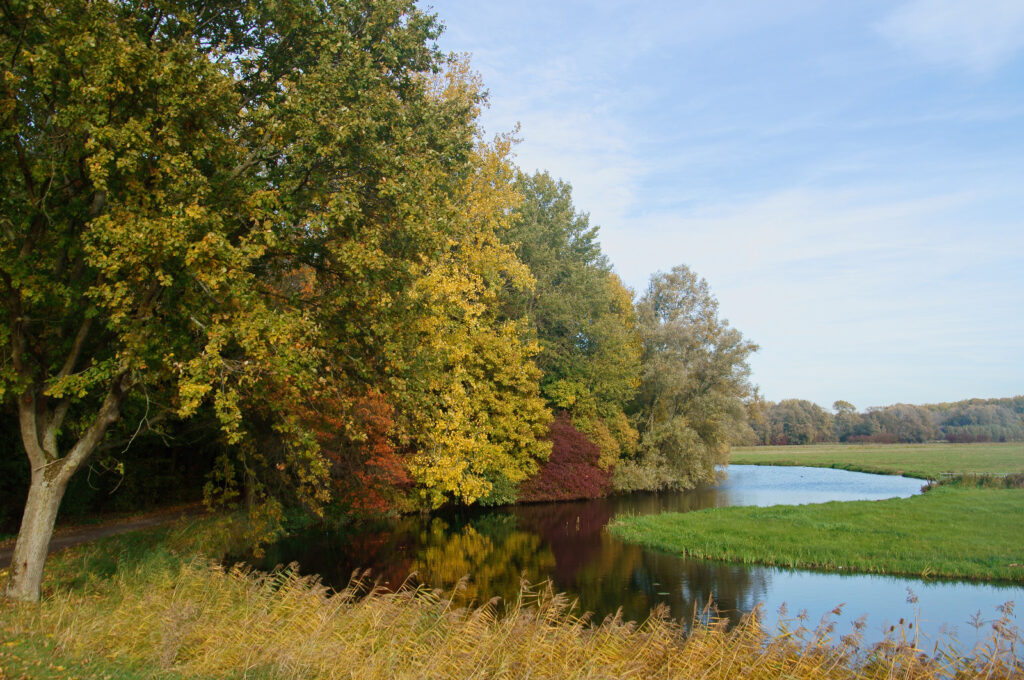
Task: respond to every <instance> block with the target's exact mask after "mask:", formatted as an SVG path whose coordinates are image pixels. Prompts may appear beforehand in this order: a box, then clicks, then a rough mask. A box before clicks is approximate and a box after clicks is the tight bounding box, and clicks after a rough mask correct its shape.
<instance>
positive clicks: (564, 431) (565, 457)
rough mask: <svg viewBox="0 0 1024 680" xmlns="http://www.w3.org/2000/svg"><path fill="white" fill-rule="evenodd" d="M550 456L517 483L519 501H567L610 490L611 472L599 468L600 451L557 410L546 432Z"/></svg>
mask: <svg viewBox="0 0 1024 680" xmlns="http://www.w3.org/2000/svg"><path fill="white" fill-rule="evenodd" d="M548 436H549V438H550V439H551V444H552V450H551V458H549V459H548V461H547V462H546V463H544V465H542V466H541V468H540V471H539V472H538V473H537V475H536V476H535V477H532V478H530V479H528V480H526V481H525V482H523V483H522V484H521V485H520V486H519V500H521V501H526V502H536V501H567V500H573V499H577V498H600V497H602V496H606V495H608V492H609V491H610V490H611V480H612V472H611V471H610V470H602V469H601V467H600V465H599V462H600V458H601V450H600V449H599V448H598V447H597V445H596V444H594V443H593V442H592V441H590V440H589V439H587V437H586V436H585V435H584V434H583V433H582V432H580V431H579V430H577V429H576V428H575V427H573V424H572V422H570V420H569V417H568V415H566V414H565V413H560V414H559V415H558V417H557V418H555V420H554V422H552V423H551V428H550V431H549V435H548Z"/></svg>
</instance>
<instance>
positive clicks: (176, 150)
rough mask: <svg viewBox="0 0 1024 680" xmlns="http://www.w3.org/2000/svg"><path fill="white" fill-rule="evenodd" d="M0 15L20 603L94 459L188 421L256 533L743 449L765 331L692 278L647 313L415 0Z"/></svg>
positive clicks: (578, 489) (4, 326) (687, 464)
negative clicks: (522, 161)
mask: <svg viewBox="0 0 1024 680" xmlns="http://www.w3.org/2000/svg"><path fill="white" fill-rule="evenodd" d="M0 13H2V16H3V21H2V22H0V57H2V59H3V61H2V66H0V76H2V77H0V160H2V162H0V298H2V303H0V342H2V343H3V346H4V359H3V360H2V361H0V403H2V405H3V407H4V409H5V414H4V415H3V417H4V418H5V419H8V420H9V421H10V422H12V423H16V424H17V429H18V431H19V433H20V444H19V445H18V447H15V446H6V444H7V443H8V442H4V444H5V446H3V447H0V452H3V455H4V456H5V460H4V461H3V462H4V469H5V470H6V469H8V468H9V465H8V464H9V463H10V464H11V466H10V469H15V468H16V467H17V466H16V465H13V462H12V461H11V460H8V457H10V458H13V457H14V456H16V455H17V456H23V458H21V460H22V463H23V464H24V463H25V460H26V459H27V468H25V477H27V478H29V479H28V483H27V489H25V490H24V491H25V498H26V501H25V504H24V508H23V509H22V510H23V511H22V522H21V528H20V532H19V537H18V541H17V544H16V548H15V556H14V562H13V569H12V570H11V576H10V580H9V583H8V585H7V593H8V595H9V596H11V597H15V598H20V599H34V598H36V597H38V594H39V587H40V581H41V578H42V568H43V564H44V561H45V555H46V550H47V545H48V542H49V538H50V535H51V533H52V530H53V526H54V521H55V518H56V516H57V512H58V508H59V506H60V503H61V499H62V498H63V496H64V494H65V491H66V489H67V488H68V484H69V482H70V480H71V479H72V478H73V477H75V475H76V472H78V471H79V470H81V469H82V468H83V466H85V465H87V464H89V463H90V462H92V461H96V460H97V459H102V460H103V461H104V462H108V459H109V462H110V464H111V465H112V466H114V468H117V467H118V466H121V465H123V460H124V458H119V457H118V456H119V455H120V454H123V452H124V451H125V450H127V449H128V447H131V446H133V445H134V447H135V448H134V451H138V440H139V438H145V437H146V435H147V434H151V433H158V434H160V435H161V436H162V437H165V438H166V439H167V440H168V441H173V439H174V438H175V437H176V436H180V435H181V434H182V433H183V432H185V431H186V430H185V425H184V423H185V421H186V420H187V419H191V422H199V423H201V424H202V427H201V428H197V429H199V430H201V431H202V432H203V433H204V434H203V437H204V439H203V446H202V451H203V454H202V457H203V460H204V461H205V463H206V464H207V465H209V468H210V470H209V474H208V476H207V478H206V483H205V493H206V497H207V499H208V501H210V502H211V503H225V504H235V503H241V502H244V504H245V507H247V508H248V509H249V511H250V519H251V520H252V522H251V527H252V536H251V538H252V539H253V541H254V542H259V541H261V540H262V541H266V540H268V539H269V538H271V537H273V536H274V534H275V531H276V530H277V529H278V528H280V525H281V518H282V511H283V508H284V505H285V504H291V505H299V506H303V507H304V508H305V509H306V510H307V511H312V512H319V511H320V510H321V509H322V508H323V507H324V505H325V504H326V503H328V502H330V501H332V500H333V501H334V502H336V503H338V504H339V505H341V506H343V507H344V508H345V509H346V510H347V511H352V512H379V511H384V510H398V511H402V510H412V509H417V508H433V507H437V506H439V505H441V504H444V503H464V504H471V503H502V502H511V501H514V500H515V499H516V498H517V497H518V496H519V494H520V491H521V490H522V491H523V492H524V493H525V496H526V497H528V498H532V499H541V498H546V497H550V498H570V497H578V496H579V495H581V494H582V495H599V494H603V493H607V492H608V491H609V480H611V479H613V477H614V479H615V480H616V484H618V488H620V489H628V488H646V489H655V488H663V487H676V488H681V487H688V486H692V485H694V484H696V483H699V482H701V481H707V480H708V479H710V477H711V475H712V470H713V465H714V464H715V463H716V462H719V461H722V460H723V459H724V458H723V456H724V454H725V451H726V450H727V441H728V439H729V432H730V431H731V430H732V429H733V428H734V427H735V426H736V424H737V423H739V422H742V417H741V416H742V412H743V411H742V409H743V403H742V399H743V398H744V397H745V396H746V395H747V393H748V392H749V390H750V385H749V382H748V372H749V371H748V368H747V365H746V359H747V357H748V355H749V354H750V352H752V351H753V350H754V349H755V347H754V345H752V344H751V343H749V342H748V341H746V340H744V339H743V337H742V335H741V334H740V333H739V332H738V331H736V330H735V329H732V328H730V327H729V325H728V323H726V322H725V321H723V320H721V319H719V317H718V305H717V302H716V301H715V299H714V298H713V296H712V295H711V293H710V290H709V289H708V286H707V284H706V282H704V281H703V280H701V279H699V278H698V277H697V276H696V275H695V274H693V273H692V272H690V271H689V270H688V269H687V268H685V267H677V268H676V269H674V270H672V272H670V273H668V274H658V275H656V276H654V277H653V278H652V281H651V284H650V287H649V288H648V290H647V292H646V293H645V294H644V296H643V297H642V298H640V300H639V301H638V302H635V301H634V297H633V292H632V291H630V290H629V289H627V288H626V287H625V286H624V285H623V283H622V281H621V280H620V279H619V278H618V277H617V276H616V275H615V274H614V272H613V270H612V267H611V265H610V263H609V262H608V260H607V258H606V257H605V255H604V254H602V252H601V248H600V244H599V243H598V241H597V228H596V227H594V226H591V225H590V223H589V218H588V217H587V215H586V214H585V213H582V212H579V211H577V209H576V207H575V206H574V205H573V203H572V195H571V189H570V187H569V185H568V184H566V183H564V182H562V181H559V180H555V179H553V178H551V177H550V176H549V175H547V174H546V173H538V174H535V175H532V176H529V175H525V174H523V173H521V172H520V171H518V170H517V169H516V168H515V167H514V165H513V164H512V162H511V160H510V158H511V145H512V140H511V139H510V138H508V137H502V136H498V137H495V138H493V139H489V140H488V139H484V137H483V133H482V131H481V129H480V128H479V125H478V122H477V121H478V117H479V114H480V108H481V106H482V105H483V104H484V102H485V97H484V92H483V86H482V84H481V83H480V82H479V80H478V78H477V77H476V76H475V75H474V74H473V73H472V72H471V71H470V70H469V68H468V66H467V64H466V63H465V62H464V61H462V60H460V59H459V58H455V57H452V56H448V55H444V54H442V53H441V52H440V51H439V50H438V48H437V47H436V44H435V40H436V38H437V36H438V35H439V32H440V24H439V22H438V21H437V19H436V18H435V17H434V16H432V15H430V14H428V13H425V12H423V11H421V10H420V9H418V8H417V7H416V5H415V4H414V3H413V2H411V1H407V0H359V1H358V2H357V1H355V0H279V1H277V2H271V3H247V2H235V1H234V0H226V1H224V2H206V3H195V2H191V1H189V0H165V1H162V2H157V3H154V2H150V1H148V0H145V1H144V0H98V1H95V0H59V1H58V0H39V1H35V2H31V3H29V2H22V1H20V0H15V1H14V2H10V3H6V4H4V5H3V6H2V7H0ZM556 412H558V414H559V416H558V419H557V420H556V421H554V420H553V418H554V414H555V413H556ZM552 423H554V424H552ZM211 433H215V434H211ZM553 447H554V448H555V454H556V455H553V456H552V455H551V454H552V449H553ZM559 447H561V448H559ZM17 449H20V450H17ZM140 455H142V454H140ZM549 457H550V462H549V463H548V464H545V463H546V461H548V459H549ZM624 479H625V480H627V481H626V482H624V483H620V482H621V481H622V480H624ZM190 480H191V477H190ZM193 483H194V482H193ZM566 484H568V485H570V486H571V485H574V484H575V486H574V487H573V488H567V487H566V486H565V485H566Z"/></svg>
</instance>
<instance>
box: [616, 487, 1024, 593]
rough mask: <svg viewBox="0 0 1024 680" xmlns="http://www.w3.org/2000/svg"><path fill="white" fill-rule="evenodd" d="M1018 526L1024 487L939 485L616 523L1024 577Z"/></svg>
mask: <svg viewBox="0 0 1024 680" xmlns="http://www.w3.org/2000/svg"><path fill="white" fill-rule="evenodd" d="M1021 527H1024V490H1020V489H979V488H960V487H952V486H941V487H938V488H936V489H933V490H932V491H929V492H928V493H925V494H922V495H920V496H914V497H912V498H904V499H893V500H887V501H858V502H848V503H823V504H816V505H800V506H773V507H767V508H754V507H734V508H720V509H714V510H703V511H699V512H690V513H666V514H661V515H649V516H643V517H630V518H624V519H620V520H617V521H616V522H615V523H614V524H613V525H612V527H611V531H612V532H613V533H614V534H616V535H617V536H619V537H621V538H623V539H625V540H628V541H633V542H636V543H641V544H643V545H645V546H648V547H651V548H655V549H657V550H662V551H665V552H671V553H676V554H685V555H690V556H693V557H698V558H706V559H716V560H728V561H734V562H743V563H758V564H768V565H778V566H784V567H799V568H809V569H825V570H836V571H839V570H843V571H848V572H866V573H887V574H904V575H914V576H924V577H928V576H934V577H948V578H962V579H975V580H1003V581H1014V582H1017V583H1024V545H1022V543H1021V538H1020V529H1021ZM981 528H983V529H984V530H983V531H979V529H981Z"/></svg>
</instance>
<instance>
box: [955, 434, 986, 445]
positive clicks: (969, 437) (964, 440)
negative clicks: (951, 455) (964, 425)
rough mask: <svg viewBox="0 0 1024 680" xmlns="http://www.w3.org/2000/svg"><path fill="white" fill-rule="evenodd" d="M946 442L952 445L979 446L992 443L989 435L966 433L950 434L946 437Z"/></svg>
mask: <svg viewBox="0 0 1024 680" xmlns="http://www.w3.org/2000/svg"><path fill="white" fill-rule="evenodd" d="M946 441H947V442H950V443H952V444H978V443H981V442H988V441H992V437H990V436H988V435H987V434H967V433H966V432H950V433H949V434H947V435H946Z"/></svg>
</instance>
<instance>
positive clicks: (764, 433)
mask: <svg viewBox="0 0 1024 680" xmlns="http://www.w3.org/2000/svg"><path fill="white" fill-rule="evenodd" d="M752 427H753V429H754V432H755V433H756V435H757V438H758V440H759V441H760V443H762V444H774V445H786V444H814V443H817V442H828V441H834V440H835V435H834V432H833V431H834V429H835V425H834V421H833V417H832V414H830V413H829V412H828V411H826V410H825V409H823V408H821V407H820V406H818V405H817V404H814V403H812V402H809V401H807V400H806V399H785V400H783V401H780V402H779V403H777V404H771V403H770V404H767V406H766V407H765V409H764V411H763V415H762V418H761V420H760V421H759V422H756V423H753V424H752Z"/></svg>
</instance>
